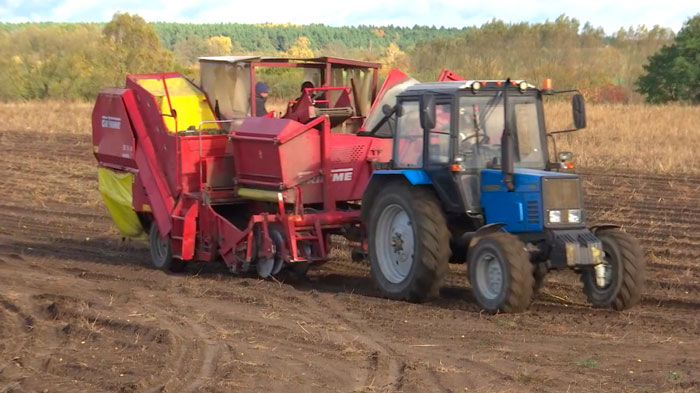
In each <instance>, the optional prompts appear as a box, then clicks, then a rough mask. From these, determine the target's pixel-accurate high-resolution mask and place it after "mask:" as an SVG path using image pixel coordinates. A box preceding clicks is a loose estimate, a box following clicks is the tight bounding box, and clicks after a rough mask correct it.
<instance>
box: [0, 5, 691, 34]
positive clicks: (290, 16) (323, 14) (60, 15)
mask: <svg viewBox="0 0 700 393" xmlns="http://www.w3.org/2000/svg"><path fill="white" fill-rule="evenodd" d="M693 3H694V2H693V1H673V0H670V1H659V0H653V1H652V0H617V1H615V0H613V1H609V0H608V1H602V0H580V1H569V2H567V1H551V0H496V1H484V0H480V1H473V0H434V1H421V0H352V1H348V2H342V3H341V2H338V1H332V0H331V1H326V2H319V1H310V0H265V1H249V0H245V1H220V0H218V1H217V0H199V1H197V0H194V1H193V0H149V1H143V0H126V1H110V0H43V1H39V0H0V21H2V22H38V21H52V22H105V21H109V20H110V19H111V18H112V15H113V14H114V13H115V12H129V13H136V14H139V15H141V16H142V17H143V18H144V19H146V20H147V21H149V22H156V21H165V22H185V23H222V22H237V23H294V24H310V23H324V24H327V25H331V26H345V25H350V26H356V25H360V24H363V25H376V26H380V25H389V24H393V25H395V26H413V25H416V24H417V25H428V26H433V25H434V26H445V27H465V26H480V25H482V24H484V23H486V22H488V21H490V20H491V19H493V18H496V19H500V20H503V21H506V22H513V23H517V22H544V21H545V20H554V19H556V18H557V17H558V16H559V15H562V14H566V15H567V16H569V17H572V18H576V19H578V20H579V21H581V22H582V23H585V22H590V23H591V24H592V25H593V26H595V27H603V28H604V29H605V32H606V33H608V34H610V33H613V32H615V31H617V30H619V29H620V27H624V28H627V27H630V26H635V27H636V26H638V25H646V26H648V27H651V26H654V25H661V26H663V27H669V28H671V29H672V30H673V31H675V32H677V31H678V30H679V29H680V28H681V27H682V25H683V22H685V21H686V20H687V19H688V18H689V17H691V16H693V15H695V14H696V13H700V7H698V4H697V3H695V6H693ZM341 4H342V6H340V5H341Z"/></svg>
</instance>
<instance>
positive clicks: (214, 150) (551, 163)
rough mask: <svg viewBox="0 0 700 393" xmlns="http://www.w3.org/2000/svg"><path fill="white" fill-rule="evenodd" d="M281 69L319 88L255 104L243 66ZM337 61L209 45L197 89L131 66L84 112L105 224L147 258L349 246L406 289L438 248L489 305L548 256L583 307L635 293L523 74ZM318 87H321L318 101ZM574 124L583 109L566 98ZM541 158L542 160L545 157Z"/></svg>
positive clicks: (637, 273)
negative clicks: (410, 71) (223, 51)
mask: <svg viewBox="0 0 700 393" xmlns="http://www.w3.org/2000/svg"><path fill="white" fill-rule="evenodd" d="M265 67H294V68H301V69H303V71H304V75H305V78H306V79H307V80H309V81H312V83H313V85H314V86H320V87H318V88H307V89H305V90H304V92H303V93H302V96H301V97H300V98H299V99H297V100H294V101H290V102H289V104H288V106H287V110H286V112H285V113H284V114H280V116H279V117H278V116H276V115H275V114H274V113H268V115H266V116H265V117H252V116H250V114H251V113H256V108H255V105H256V100H255V84H256V82H257V78H256V71H257V70H259V69H260V68H265ZM378 69H379V65H378V64H376V63H369V62H362V61H355V60H346V59H339V58H330V57H323V58H311V59H288V58H261V57H242V56H227V57H207V58H202V59H200V70H201V87H200V86H196V85H195V84H193V83H192V82H190V81H189V80H187V79H185V78H184V77H183V76H182V75H180V74H177V73H166V74H148V75H129V76H127V78H126V87H125V88H119V89H117V88H111V89H105V90H103V91H102V92H101V93H100V94H99V96H98V98H97V103H96V105H95V109H94V111H93V118H92V122H93V140H94V150H95V156H96V158H97V160H98V163H99V180H100V191H101V193H102V195H103V198H104V200H105V202H106V204H107V206H108V208H109V210H110V213H111V214H112V217H113V218H114V220H115V222H116V224H117V226H118V227H119V229H120V230H121V231H122V233H124V234H125V235H128V236H139V235H141V234H142V233H144V232H146V233H148V237H149V241H150V248H151V257H152V261H153V264H154V266H156V267H157V268H161V269H166V270H176V269H181V268H182V267H183V266H184V264H185V263H187V262H190V261H202V262H209V261H223V262H224V263H225V264H226V265H227V266H228V268H229V269H230V270H231V271H232V272H234V273H243V272H248V271H257V274H258V275H259V276H260V277H268V276H270V275H275V274H278V273H279V272H280V271H281V270H282V269H283V268H290V269H293V270H295V271H297V272H300V273H304V272H305V271H306V270H307V269H308V268H309V267H311V266H316V265H319V264H321V263H323V262H326V261H327V260H328V259H329V249H330V243H331V242H330V237H331V235H342V236H345V237H346V238H348V239H350V240H352V241H353V242H355V243H356V244H360V245H361V246H359V247H357V248H356V249H355V250H353V257H354V258H358V259H364V258H368V259H369V260H370V262H371V271H372V277H373V279H374V281H375V283H376V284H377V286H378V287H379V289H380V290H381V293H382V294H383V296H386V297H389V298H393V299H405V300H411V301H422V300H424V299H426V298H428V297H430V296H431V295H434V294H436V293H437V292H438V290H439V288H440V285H441V283H442V281H443V278H444V275H445V274H446V272H447V266H448V263H449V262H453V263H465V262H466V264H467V267H468V272H469V278H470V281H471V284H472V288H473V292H474V297H475V299H476V300H477V302H478V303H479V305H480V306H481V307H482V308H483V309H485V310H487V311H489V312H497V311H506V312H517V311H522V310H525V309H526V308H527V307H528V306H529V304H530V303H531V301H532V298H533V296H534V294H535V293H536V291H537V290H538V289H539V287H540V286H541V284H542V280H543V279H544V276H545V274H546V273H547V272H548V271H549V270H552V269H561V268H572V269H574V270H576V271H578V272H580V273H581V279H582V281H583V284H584V291H585V292H586V295H587V296H588V299H589V300H590V301H591V302H592V303H593V304H594V305H596V306H605V307H607V306H612V307H614V308H616V309H625V308H628V307H631V306H633V305H634V304H635V303H637V302H638V301H639V299H640V296H641V285H642V283H643V271H644V261H643V254H642V252H641V249H640V247H639V245H638V244H637V242H636V241H635V240H634V239H632V238H631V237H630V236H629V235H627V234H626V233H625V232H623V231H622V230H620V229H619V228H616V227H614V226H611V225H604V226H598V227H594V228H587V227H586V225H585V221H584V211H583V198H582V192H581V186H580V180H579V178H578V177H577V176H576V175H573V174H569V173H560V172H556V171H552V170H553V169H556V168H560V167H562V165H564V166H566V165H567V163H568V160H570V156H571V154H570V153H560V154H557V152H552V153H553V154H550V151H549V149H548V144H547V143H546V142H547V133H546V130H545V128H544V112H543V109H542V99H543V96H545V95H547V94H554V93H555V92H554V91H553V90H551V86H546V88H545V89H541V90H540V89H537V88H535V87H534V86H532V85H530V84H528V83H526V82H523V81H510V80H499V81H466V80H463V78H461V77H459V75H457V74H455V73H452V72H449V71H444V72H443V73H442V74H441V76H440V78H439V81H438V82H432V83H418V82H417V81H415V80H413V79H411V78H409V77H408V76H406V75H405V74H403V73H401V72H400V71H397V70H392V71H390V72H389V74H388V77H387V78H386V80H385V81H384V83H383V85H382V87H381V89H378ZM319 97H321V99H319ZM572 103H573V113H574V124H575V127H574V128H573V129H572V130H563V131H573V130H575V129H579V128H583V127H585V121H586V120H585V107H584V104H583V99H582V97H581V95H580V94H574V95H573V100H572ZM550 155H552V156H554V157H556V159H554V160H550Z"/></svg>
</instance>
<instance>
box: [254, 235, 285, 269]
mask: <svg viewBox="0 0 700 393" xmlns="http://www.w3.org/2000/svg"><path fill="white" fill-rule="evenodd" d="M269 234H270V239H271V240H272V244H273V246H274V249H275V254H274V255H273V256H272V257H270V258H258V260H257V261H256V267H257V270H258V276H260V278H267V277H269V276H274V275H276V274H277V273H279V272H280V271H281V270H282V267H283V266H284V250H285V249H286V247H285V242H284V234H283V232H282V229H281V228H279V227H278V226H270V228H269ZM261 236H262V234H261ZM259 244H262V240H261V241H260V243H259Z"/></svg>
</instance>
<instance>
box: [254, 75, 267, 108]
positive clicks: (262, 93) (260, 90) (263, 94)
mask: <svg viewBox="0 0 700 393" xmlns="http://www.w3.org/2000/svg"><path fill="white" fill-rule="evenodd" d="M266 101H267V85H266V84H265V82H258V83H256V84H255V116H265V115H267V109H266V108H265V102H266Z"/></svg>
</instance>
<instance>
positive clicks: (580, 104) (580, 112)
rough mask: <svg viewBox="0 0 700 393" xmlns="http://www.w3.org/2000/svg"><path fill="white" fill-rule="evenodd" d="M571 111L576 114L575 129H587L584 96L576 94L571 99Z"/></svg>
mask: <svg viewBox="0 0 700 393" xmlns="http://www.w3.org/2000/svg"><path fill="white" fill-rule="evenodd" d="M571 109H572V112H573V114H574V127H576V129H577V130H580V129H582V128H586V103H585V102H584V101H583V95H581V94H580V93H578V94H574V96H573V97H572V98H571Z"/></svg>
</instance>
